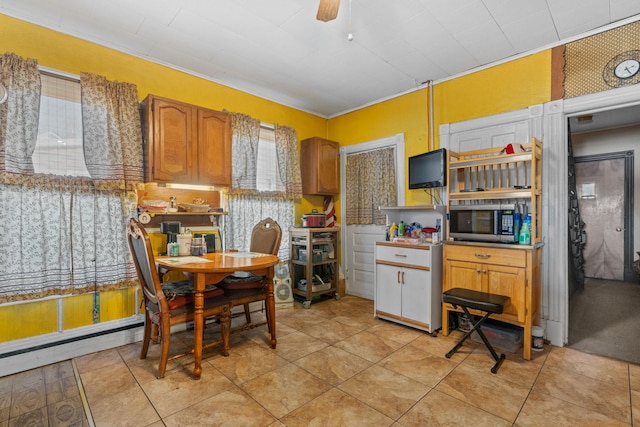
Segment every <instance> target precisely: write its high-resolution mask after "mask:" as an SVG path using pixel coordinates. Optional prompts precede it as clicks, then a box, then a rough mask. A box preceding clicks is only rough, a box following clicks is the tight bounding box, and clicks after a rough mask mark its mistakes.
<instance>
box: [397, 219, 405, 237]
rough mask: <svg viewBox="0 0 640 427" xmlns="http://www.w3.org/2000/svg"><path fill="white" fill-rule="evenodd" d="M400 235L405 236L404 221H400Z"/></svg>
mask: <svg viewBox="0 0 640 427" xmlns="http://www.w3.org/2000/svg"><path fill="white" fill-rule="evenodd" d="M398 237H404V221H400V225H398Z"/></svg>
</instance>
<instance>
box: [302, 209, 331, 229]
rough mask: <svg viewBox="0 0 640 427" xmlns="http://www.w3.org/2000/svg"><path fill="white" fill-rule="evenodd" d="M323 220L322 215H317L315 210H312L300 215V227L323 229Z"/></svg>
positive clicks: (323, 216)
mask: <svg viewBox="0 0 640 427" xmlns="http://www.w3.org/2000/svg"><path fill="white" fill-rule="evenodd" d="M325 219H326V218H325V215H324V213H319V212H318V210H317V209H313V210H311V213H308V214H304V215H302V226H303V227H324V224H325Z"/></svg>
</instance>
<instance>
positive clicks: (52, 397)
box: [45, 376, 80, 405]
mask: <svg viewBox="0 0 640 427" xmlns="http://www.w3.org/2000/svg"><path fill="white" fill-rule="evenodd" d="M45 390H46V392H47V405H51V404H52V403H56V402H60V401H62V400H65V399H69V398H72V397H77V396H79V394H80V391H79V390H78V383H77V381H76V378H75V376H74V377H65V378H61V379H59V380H58V381H52V382H49V383H47V384H45Z"/></svg>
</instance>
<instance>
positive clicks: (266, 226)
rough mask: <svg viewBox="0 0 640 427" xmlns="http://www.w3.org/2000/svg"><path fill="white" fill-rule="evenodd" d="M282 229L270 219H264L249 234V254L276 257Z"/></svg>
mask: <svg viewBox="0 0 640 427" xmlns="http://www.w3.org/2000/svg"><path fill="white" fill-rule="evenodd" d="M281 238H282V229H281V228H280V225H278V223H277V222H276V221H275V220H273V219H272V218H265V219H263V220H262V221H260V222H259V223H257V224H256V225H255V226H254V227H253V231H252V232H251V245H250V246H249V250H250V251H251V252H258V253H262V254H271V255H278V249H280V239H281Z"/></svg>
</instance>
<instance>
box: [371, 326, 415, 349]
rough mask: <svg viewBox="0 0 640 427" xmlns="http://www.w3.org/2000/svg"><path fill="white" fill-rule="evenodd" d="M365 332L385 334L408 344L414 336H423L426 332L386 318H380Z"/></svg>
mask: <svg viewBox="0 0 640 427" xmlns="http://www.w3.org/2000/svg"><path fill="white" fill-rule="evenodd" d="M367 332H371V333H372V334H379V335H386V336H388V337H389V339H392V340H394V341H398V342H399V343H400V344H403V345H404V344H409V343H410V342H411V341H413V340H415V339H416V338H418V337H420V336H423V335H425V334H426V332H422V331H420V330H418V329H414V328H410V327H408V326H404V325H400V324H398V323H393V322H390V321H388V320H380V321H379V322H377V323H375V324H374V325H373V326H371V328H369V329H367Z"/></svg>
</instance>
